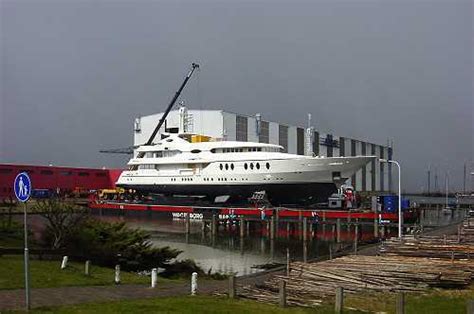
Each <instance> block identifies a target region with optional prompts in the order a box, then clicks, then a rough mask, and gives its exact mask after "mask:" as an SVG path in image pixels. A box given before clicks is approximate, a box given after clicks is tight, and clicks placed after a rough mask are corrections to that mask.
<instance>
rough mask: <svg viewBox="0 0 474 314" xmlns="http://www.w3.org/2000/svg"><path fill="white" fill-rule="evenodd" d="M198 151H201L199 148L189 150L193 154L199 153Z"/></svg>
mask: <svg viewBox="0 0 474 314" xmlns="http://www.w3.org/2000/svg"><path fill="white" fill-rule="evenodd" d="M200 152H201V150H200V149H193V150H192V151H191V153H193V154H199V153H200Z"/></svg>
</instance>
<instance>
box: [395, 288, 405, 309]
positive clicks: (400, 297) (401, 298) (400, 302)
mask: <svg viewBox="0 0 474 314" xmlns="http://www.w3.org/2000/svg"><path fill="white" fill-rule="evenodd" d="M396 313H397V314H405V293H404V292H399V293H398V294H397V306H396Z"/></svg>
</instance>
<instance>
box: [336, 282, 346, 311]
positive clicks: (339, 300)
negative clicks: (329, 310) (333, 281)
mask: <svg viewBox="0 0 474 314" xmlns="http://www.w3.org/2000/svg"><path fill="white" fill-rule="evenodd" d="M343 307H344V288H343V287H337V288H336V303H335V304H334V312H336V313H342V309H343Z"/></svg>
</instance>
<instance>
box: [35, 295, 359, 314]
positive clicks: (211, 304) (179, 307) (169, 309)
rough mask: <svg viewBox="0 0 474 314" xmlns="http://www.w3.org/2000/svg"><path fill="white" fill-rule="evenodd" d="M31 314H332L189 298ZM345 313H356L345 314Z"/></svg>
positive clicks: (323, 309) (327, 309) (328, 310)
mask: <svg viewBox="0 0 474 314" xmlns="http://www.w3.org/2000/svg"><path fill="white" fill-rule="evenodd" d="M31 313H110V314H112V313H190V314H195V313H259V314H262V313H275V314H278V313H301V314H303V313H328V314H329V313H331V314H332V313H334V309H333V307H332V306H322V307H320V308H318V309H317V310H316V311H315V310H314V309H303V308H294V307H292V308H285V309H282V308H279V307H278V306H276V305H269V304H263V303H258V302H255V301H249V300H230V299H228V298H224V297H209V296H194V297H191V296H188V297H172V298H153V299H142V300H130V301H120V302H102V303H89V304H80V305H75V306H61V307H48V308H46V307H45V308H39V309H35V310H33V311H31ZM344 313H358V312H354V311H347V312H344Z"/></svg>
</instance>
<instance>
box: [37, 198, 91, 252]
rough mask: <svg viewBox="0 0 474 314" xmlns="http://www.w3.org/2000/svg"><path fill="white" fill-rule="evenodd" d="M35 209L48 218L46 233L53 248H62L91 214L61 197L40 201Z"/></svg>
mask: <svg viewBox="0 0 474 314" xmlns="http://www.w3.org/2000/svg"><path fill="white" fill-rule="evenodd" d="M34 211H35V212H37V213H38V214H40V215H41V216H42V217H44V218H45V219H46V220H47V226H46V234H47V235H48V236H49V237H50V238H49V239H47V242H49V245H50V246H51V248H52V249H59V248H62V247H63V246H64V245H65V244H66V241H67V238H68V236H69V235H71V234H72V233H73V232H74V231H75V230H76V228H79V227H80V225H81V223H82V222H84V220H85V219H86V218H87V217H88V216H89V210H88V209H87V208H85V207H80V206H77V205H75V204H73V203H69V202H65V201H62V200H60V199H48V200H45V201H40V202H38V204H37V205H36V206H35V207H34Z"/></svg>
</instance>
